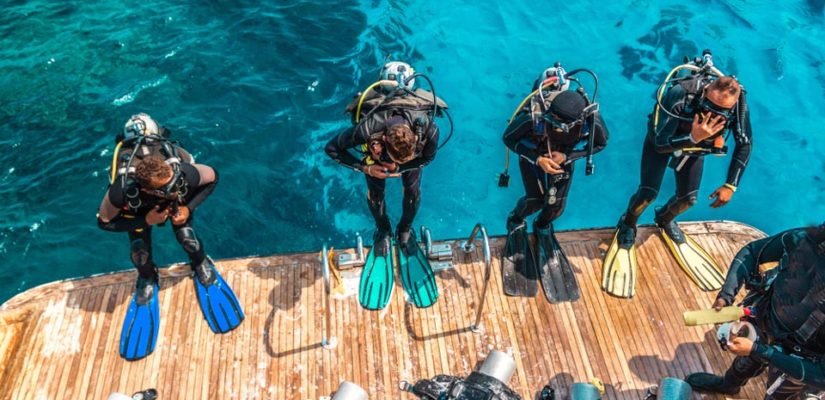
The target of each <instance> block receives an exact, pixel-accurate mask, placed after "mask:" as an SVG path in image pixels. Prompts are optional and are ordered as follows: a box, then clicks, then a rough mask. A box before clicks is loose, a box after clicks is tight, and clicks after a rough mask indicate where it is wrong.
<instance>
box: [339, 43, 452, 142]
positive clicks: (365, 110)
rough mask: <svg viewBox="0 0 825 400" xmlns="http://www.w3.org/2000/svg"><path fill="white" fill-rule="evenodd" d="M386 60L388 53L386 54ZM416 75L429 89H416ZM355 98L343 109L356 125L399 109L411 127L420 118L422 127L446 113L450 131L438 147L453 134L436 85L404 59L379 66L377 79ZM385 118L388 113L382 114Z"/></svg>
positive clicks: (448, 115)
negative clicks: (437, 93)
mask: <svg viewBox="0 0 825 400" xmlns="http://www.w3.org/2000/svg"><path fill="white" fill-rule="evenodd" d="M388 59H389V56H388ZM417 78H421V79H424V80H425V81H426V82H427V84H428V85H429V88H430V90H429V91H426V90H423V89H420V88H418V89H416V88H415V81H416V79H417ZM355 97H356V99H354V100H353V101H352V102H351V103H350V104H349V105H347V107H346V112H347V113H349V114H351V116H352V123H353V124H355V125H356V129H357V128H358V126H360V125H361V124H363V123H364V122H365V121H367V120H368V119H369V118H370V117H372V116H373V115H374V114H376V113H380V112H384V111H390V110H401V113H402V114H404V115H405V119H407V120H408V121H409V122H410V124H411V125H416V126H413V128H414V129H418V128H417V125H419V124H421V122H420V121H421V120H422V119H423V120H424V121H426V123H424V124H421V126H424V127H426V126H429V124H430V123H435V122H434V121H435V118H436V117H442V116H446V117H447V119H448V120H449V122H450V132H449V134H448V135H447V137H446V138H445V139H444V141H443V142H442V143H441V144H440V145H439V146H438V148H439V149H441V148H442V147H444V146H445V145H446V144H447V142H449V141H450V139H451V138H452V136H453V130H454V126H453V119H452V116H451V115H450V113H449V112H448V111H447V108H448V105H447V103H445V102H444V100H442V99H441V98H439V97H438V96H437V95H436V92H435V86H433V83H432V81H430V78H429V77H428V76H427V75H425V74H423V73H420V72H416V71H415V69H414V68H413V67H412V66H410V65H409V64H407V63H405V62H400V61H390V62H386V63H385V64H384V66H383V67H382V69H381V72H380V74H379V79H378V81H376V82H374V83H372V84H370V85H369V86H367V88H366V89H364V90H363V91H362V92H359V93H358V94H356V96H355ZM381 118H383V119H384V120H386V119H388V118H389V117H387V116H381ZM423 134H424V129H423V128H422V129H419V130H418V131H417V132H416V135H418V138H419V142H420V141H421V140H422V139H423Z"/></svg>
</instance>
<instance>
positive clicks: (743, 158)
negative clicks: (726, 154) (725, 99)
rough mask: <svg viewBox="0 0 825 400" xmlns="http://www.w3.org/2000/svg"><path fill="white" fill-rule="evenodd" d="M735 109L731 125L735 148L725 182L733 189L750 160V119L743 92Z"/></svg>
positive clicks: (737, 184)
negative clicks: (735, 113)
mask: <svg viewBox="0 0 825 400" xmlns="http://www.w3.org/2000/svg"><path fill="white" fill-rule="evenodd" d="M737 107H738V110H737V115H736V121H735V122H734V123H733V125H731V129H732V130H733V137H734V140H735V141H736V147H735V148H734V150H733V156H732V157H731V160H730V166H729V167H728V177H727V179H726V182H727V183H728V184H729V185H733V186H734V187H735V186H739V181H740V180H741V179H742V174H743V173H744V172H745V167H747V166H748V161H749V160H750V158H751V147H752V136H751V117H750V111H749V110H748V103H747V101H746V100H745V93H744V92H743V93H742V96H741V97H740V98H739V104H738V105H737Z"/></svg>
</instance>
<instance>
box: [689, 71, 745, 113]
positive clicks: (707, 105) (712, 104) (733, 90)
mask: <svg viewBox="0 0 825 400" xmlns="http://www.w3.org/2000/svg"><path fill="white" fill-rule="evenodd" d="M741 93H742V87H741V86H740V85H739V82H738V81H737V80H736V79H735V78H733V77H730V76H722V77H719V79H716V80H715V81H713V82H711V83H710V84H708V85H707V86H705V89H704V96H703V99H702V102H701V104H700V105H699V109H698V110H697V111H698V112H699V113H708V112H709V113H711V114H714V115H718V116H721V117H723V118H725V119H726V120H727V119H730V117H731V115H732V114H733V108H734V107H735V106H736V102H738V101H739V95H740V94H741Z"/></svg>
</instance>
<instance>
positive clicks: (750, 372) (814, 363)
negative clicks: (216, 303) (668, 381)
mask: <svg viewBox="0 0 825 400" xmlns="http://www.w3.org/2000/svg"><path fill="white" fill-rule="evenodd" d="M771 262H778V263H779V265H778V266H777V267H775V268H773V269H770V270H768V271H767V272H764V273H760V270H759V265H760V264H764V263H771ZM743 285H744V286H745V288H747V289H748V290H749V294H748V296H747V297H746V298H745V300H744V301H743V304H744V305H745V306H750V307H753V310H754V313H753V316H751V317H748V319H747V322H750V323H751V324H753V326H754V327H755V329H754V331H755V332H756V340H751V339H749V338H746V337H737V336H735V335H734V336H732V339H730V340H729V341H728V342H727V343H726V344H724V347H726V348H727V350H728V351H730V352H731V353H733V354H736V356H737V357H736V359H735V360H734V361H733V365H731V367H730V368H729V369H728V370H727V371H726V372H725V375H724V376H717V375H713V374H709V373H704V372H698V373H694V374H691V375H689V376H688V377H687V379H686V380H687V382H688V383H689V384H690V385H691V386H692V387H693V388H694V389H696V390H700V391H706V392H715V393H723V394H729V395H733V394H736V393H738V392H739V390H740V389H741V388H742V386H744V385H745V384H746V383H747V382H748V380H750V379H751V378H753V377H755V376H757V375H759V374H761V373H762V372H763V371H765V369H767V370H768V383H767V384H768V389H767V392H766V395H765V399H797V398H805V397H804V396H805V394H806V393H816V392H818V391H821V390H823V389H825V223H823V224H822V225H820V226H819V227H811V228H798V229H791V230H788V231H786V232H783V233H780V234H778V235H775V236H771V237H768V238H764V239H760V240H757V241H754V242H752V243H750V244H748V245H747V246H745V247H744V248H743V249H742V250H740V251H739V253H737V254H736V257H735V258H734V260H733V262H732V263H731V266H730V269H729V270H728V274H727V278H726V280H725V284H724V286H723V287H722V290H721V291H720V292H719V294H718V295H717V297H716V301H715V302H714V304H713V307H714V308H715V309H717V310H720V309H721V308H722V307H725V306H729V305H731V304H733V301H734V298H735V297H736V294H737V293H738V292H739V290H740V289H741V287H742V286H743ZM742 336H744V335H742Z"/></svg>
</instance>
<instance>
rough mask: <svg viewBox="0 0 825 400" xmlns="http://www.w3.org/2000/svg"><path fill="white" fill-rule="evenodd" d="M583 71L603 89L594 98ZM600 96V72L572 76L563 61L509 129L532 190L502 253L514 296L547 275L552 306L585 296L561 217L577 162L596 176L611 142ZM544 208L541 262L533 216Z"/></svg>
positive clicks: (507, 288) (538, 224)
mask: <svg viewBox="0 0 825 400" xmlns="http://www.w3.org/2000/svg"><path fill="white" fill-rule="evenodd" d="M578 72H586V73H588V74H590V75H591V76H592V77H593V79H594V81H595V83H596V89H595V90H594V95H593V99H592V100H590V99H589V98H588V97H587V93H586V92H585V91H584V88H583V87H582V86H581V83H579V81H578V80H577V79H576V77H575V74H576V73H578ZM571 82H575V83H576V84H578V89H577V90H573V89H571V88H570V83H571ZM597 93H598V79H597V78H596V75H595V74H593V72H591V71H589V70H587V69H578V70H575V71H572V72H570V73H567V72H565V71H564V69H563V68H562V66H561V64H559V63H556V64H555V66H554V67H551V68H548V69H546V70H545V71H544V72H543V73H542V75H541V76H540V77H539V79H537V80H536V83H535V85H534V86H533V92H532V93H531V94H530V95H529V96H527V98H525V99H524V101H522V103H521V104H520V105H519V107H518V108H517V109H516V112H515V113H514V115H513V117H512V118H510V123H509V125H508V126H507V129H506V130H505V131H504V138H503V139H504V144H505V145H507V148H508V149H509V150H512V151H513V152H515V153H516V154H518V156H519V164H518V165H519V169H520V171H521V179H522V181H523V183H524V190H525V192H526V194H525V195H524V196H523V197H522V198H520V199H519V200H518V202H517V203H516V206H515V208H514V209H513V211H512V212H510V215H509V216H508V218H507V244H506V247H505V250H504V253H503V255H502V268H503V280H504V292H505V293H506V294H507V295H510V296H535V294H536V292H537V291H538V288H537V284H536V279H537V277H538V276H540V277H541V283H542V287H543V288H544V294H545V296H546V297H547V300H548V301H549V302H550V303H558V302H562V301H575V300H577V299H578V298H579V287H578V284H577V283H576V277H575V275H574V273H573V268H572V267H571V265H570V262H569V261H568V259H567V257H566V256H565V254H564V252H563V251H562V248H561V246H560V245H559V242H558V241H557V240H556V237H555V234H554V230H553V221H554V220H556V218H558V217H559V216H561V214H562V212H564V207H565V205H566V203H567V193H568V191H569V190H570V185H571V184H572V181H573V163H574V161H576V160H578V159H581V158H585V157H586V158H587V169H586V170H587V171H586V172H587V175H590V174H591V173H592V172H593V161H592V156H593V154H595V153H598V152H599V151H601V150H602V149H604V147H605V146H606V145H607V137H608V133H607V128H606V127H605V124H604V121H603V120H602V116H601V113H599V106H598V103H596V94H597ZM528 100H529V102H530V103H529V105H528V103H527V102H528ZM580 144H584V146H583V147H580V146H579V145H580ZM508 156H509V152H508ZM503 175H504V176H506V171H505V174H503ZM539 210H540V211H541V212H540V213H539V215H538V217H536V219H535V221H534V222H533V233H534V234H535V236H536V247H537V249H536V253H537V254H536V259H535V260H534V258H533V252H532V251H531V249H530V243H529V240H528V236H527V228H526V222H525V218H526V217H527V216H529V215H531V214H533V213H535V212H537V211H539Z"/></svg>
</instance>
